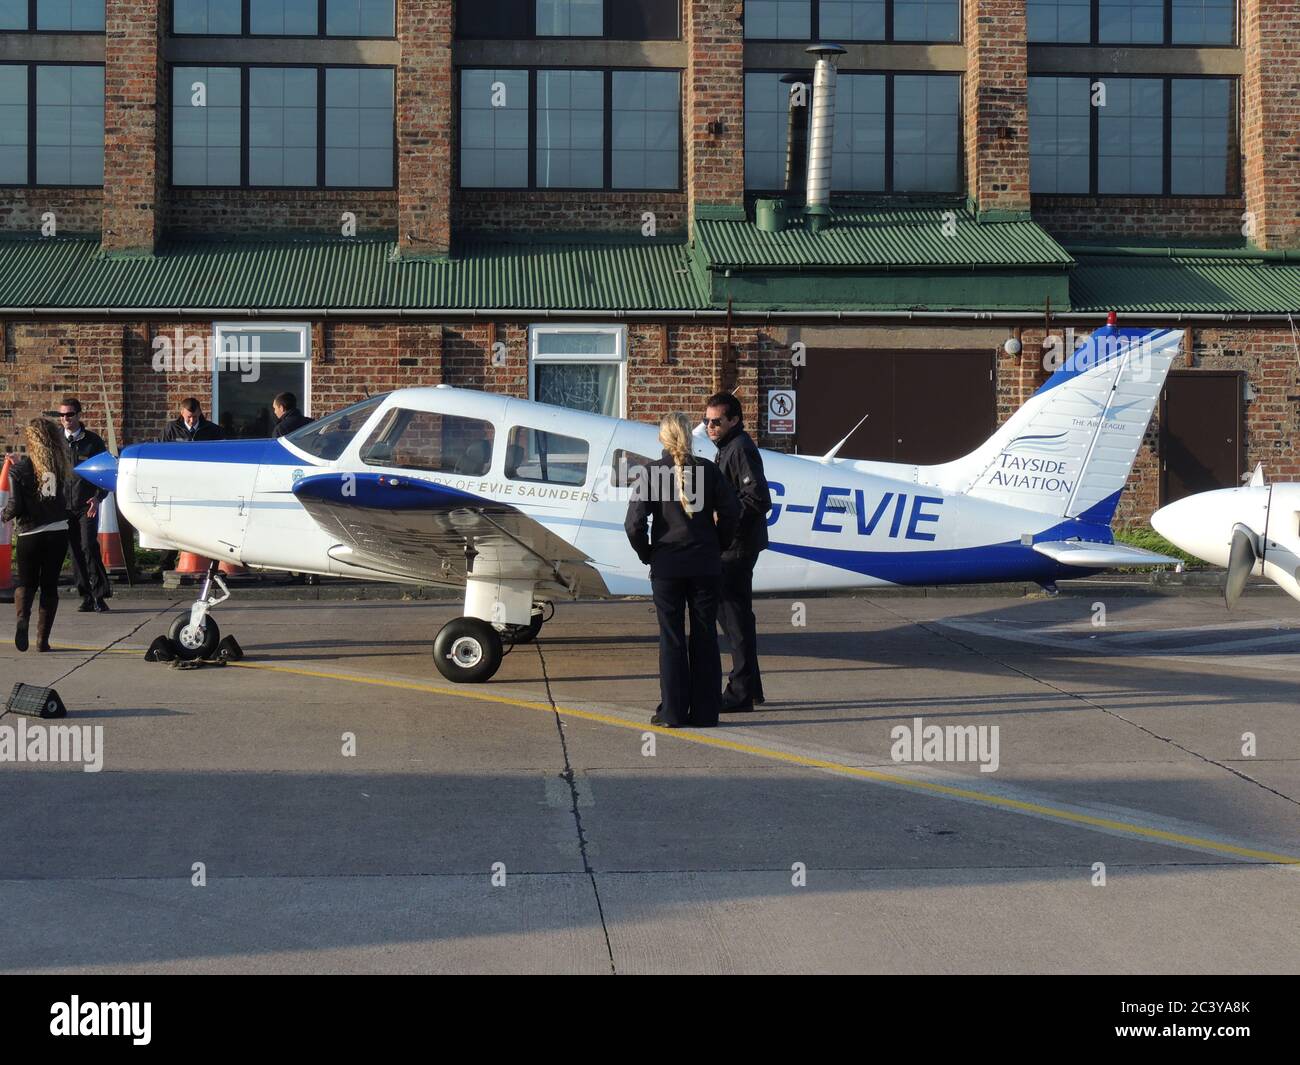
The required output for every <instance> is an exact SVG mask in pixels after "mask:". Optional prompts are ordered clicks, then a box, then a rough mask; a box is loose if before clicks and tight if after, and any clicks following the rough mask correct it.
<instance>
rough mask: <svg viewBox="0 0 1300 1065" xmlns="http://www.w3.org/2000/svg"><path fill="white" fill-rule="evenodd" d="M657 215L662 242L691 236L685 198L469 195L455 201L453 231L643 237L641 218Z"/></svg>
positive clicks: (504, 192)
mask: <svg viewBox="0 0 1300 1065" xmlns="http://www.w3.org/2000/svg"><path fill="white" fill-rule="evenodd" d="M646 211H649V212H652V213H653V214H654V216H655V219H654V221H655V230H656V232H657V234H658V235H659V236H665V235H671V234H683V233H685V231H686V196H685V195H684V194H683V193H680V192H576V193H575V192H569V193H566V192H550V191H545V192H544V191H525V190H519V189H481V190H480V189H464V190H461V191H458V192H456V193H455V194H454V195H453V197H452V221H453V226H454V228H455V229H456V230H457V231H459V230H460V229H461V228H464V229H475V230H507V231H513V232H518V231H539V230H549V231H551V232H554V233H573V232H578V231H580V230H592V229H599V230H603V231H606V232H612V233H622V234H624V235H626V236H628V237H639V236H640V235H641V230H642V224H643V223H642V215H643V213H644V212H646Z"/></svg>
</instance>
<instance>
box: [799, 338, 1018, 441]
mask: <svg viewBox="0 0 1300 1065" xmlns="http://www.w3.org/2000/svg"><path fill="white" fill-rule="evenodd" d="M807 359H808V362H807V365H806V366H804V367H803V368H802V369H801V370H800V373H799V378H798V382H797V385H796V387H797V390H798V432H797V436H796V438H795V443H796V450H797V451H798V453H799V454H801V455H824V454H826V452H827V451H829V450H830V449H831V448H833V447H834V446H835V445H836V444H837V443H839V441H840V439H841V438H842V437H843V436H844V434H845V433H847V432H848V431H849V430H850V429H852V428H853V426H854V425H855V424H856V423H857V421H858V419H859V418H861V417H862V416H863V415H864V414H869V415H870V417H869V418H868V419H867V420H866V422H865V423H864V424H863V425H862V427H861V428H859V429H858V430H857V431H856V432H854V434H853V435H852V436H851V437H850V438H849V441H848V443H846V444H845V445H844V447H843V448H842V449H841V450H840V453H839V454H840V457H841V458H849V459H875V460H877V461H881V462H913V463H918V464H929V463H935V462H947V461H948V460H950V459H955V458H960V457H961V456H962V455H965V454H966V453H968V452H970V451H972V450H974V449H975V447H977V446H978V445H979V444H981V443H983V442H984V441H985V440H986V439H988V437H990V436H991V435H992V434H993V430H994V429H995V428H996V425H997V398H996V394H995V382H994V380H993V355H992V354H991V353H988V352H979V351H942V352H932V351H903V352H898V351H862V350H856V349H812V350H809V351H808V353H807Z"/></svg>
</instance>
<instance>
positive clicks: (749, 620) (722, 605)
mask: <svg viewBox="0 0 1300 1065" xmlns="http://www.w3.org/2000/svg"><path fill="white" fill-rule="evenodd" d="M704 420H705V426H706V428H707V430H708V433H709V439H710V440H712V441H713V442H714V443H715V444H716V445H717V446H718V457H717V463H718V468H719V469H720V470H721V471H722V475H723V476H724V477H726V479H727V480H728V482H730V484H731V487H732V488H734V489H735V491H736V495H737V496H739V497H740V531H739V532H738V533H737V534H736V539H735V540H734V541H733V542H732V545H731V547H730V548H729V549H728V550H726V551H725V552H723V555H722V594H721V595H720V597H719V599H718V622H719V624H720V625H721V626H722V631H723V632H725V633H726V634H727V640H728V642H729V643H730V644H731V676H730V677H728V678H727V689H726V691H724V692H723V693H722V708H721V710H722V713H724V714H735V713H742V712H744V711H747V710H753V709H754V704H755V703H762V702H765V701H766V700H765V699H764V697H763V677H762V674H761V673H760V672H759V668H758V636H757V631H756V626H755V623H754V566H755V565H756V564H757V562H758V556H759V554H760V553H761V552H762V550H763V549H764V548H765V547H767V512H768V511H769V510H770V509H771V508H772V496H771V493H770V492H769V491H768V487H767V477H766V475H765V474H764V473H763V459H762V457H761V456H760V455H759V453H758V446H757V445H756V444H755V443H754V441H753V439H752V438H751V437H750V435H749V434H748V433H747V432H745V429H744V417H743V411H742V409H741V406H740V400H738V399H737V398H736V397H735V396H733V395H731V393H729V392H719V393H718V394H717V395H714V396H710V397H709V401H708V405H707V408H706V413H705V416H704Z"/></svg>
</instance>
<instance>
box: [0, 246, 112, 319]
mask: <svg viewBox="0 0 1300 1065" xmlns="http://www.w3.org/2000/svg"><path fill="white" fill-rule="evenodd" d="M98 250H99V241H98V240H97V239H95V238H78V237H51V238H49V239H47V240H40V239H35V238H29V237H24V238H21V239H12V240H0V307H35V306H47V305H49V304H51V303H55V302H57V300H58V294H59V290H60V289H61V288H62V287H63V285H64V284H65V283H66V282H67V280H68V279H69V278H70V277H72V276H74V275H75V274H76V273H77V271H79V270H81V269H83V268H84V266H85V264H86V261H87V260H88V259H90V258H91V257H92V256H93V255H94V254H95V253H96V252H97V251H98Z"/></svg>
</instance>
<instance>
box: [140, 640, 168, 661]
mask: <svg viewBox="0 0 1300 1065" xmlns="http://www.w3.org/2000/svg"><path fill="white" fill-rule="evenodd" d="M175 658H176V647H175V645H173V644H172V642H171V640H169V639H168V638H167V637H166V636H159V637H158V638H157V639H155V640H154V642H153V643H151V644H150V645H149V650H147V651H146V652H145V653H144V660H145V661H146V662H171V661H174V660H175Z"/></svg>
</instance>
